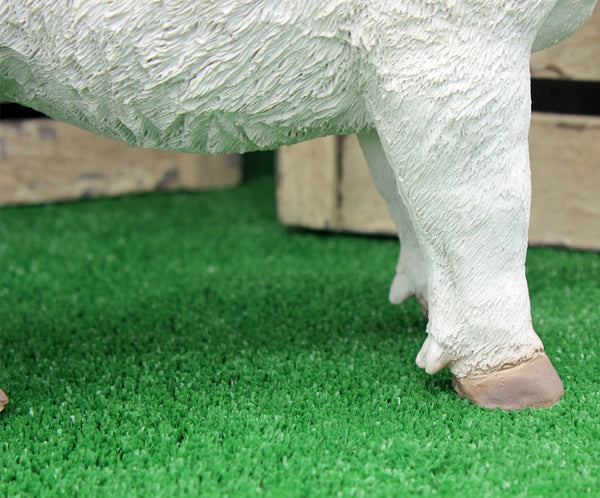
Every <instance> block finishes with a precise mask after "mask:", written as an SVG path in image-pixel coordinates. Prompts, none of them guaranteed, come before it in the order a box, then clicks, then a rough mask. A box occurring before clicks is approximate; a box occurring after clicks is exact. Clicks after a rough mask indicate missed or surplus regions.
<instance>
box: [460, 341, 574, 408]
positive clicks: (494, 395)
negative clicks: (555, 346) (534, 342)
mask: <svg viewBox="0 0 600 498" xmlns="http://www.w3.org/2000/svg"><path fill="white" fill-rule="evenodd" d="M452 387H454V390H455V391H456V392H457V393H458V395H459V396H460V397H461V398H463V399H465V398H467V399H470V400H471V401H472V402H473V403H476V404H478V405H479V406H482V407H484V408H490V409H493V408H500V409H502V410H508V411H510V410H522V409H524V408H548V407H550V406H553V405H555V404H556V403H558V402H559V400H560V398H562V396H563V394H564V389H563V384H562V382H561V380H560V377H559V376H558V374H557V373H556V370H555V369H554V367H553V366H552V363H551V362H550V359H549V358H548V356H547V355H546V353H544V352H541V353H538V354H537V355H536V356H534V357H533V358H531V359H529V360H527V361H525V362H523V363H520V364H519V365H516V366H510V367H507V368H504V369H501V370H497V371H495V372H491V373H486V374H481V375H472V376H467V377H462V378H458V377H456V376H454V377H453V378H452Z"/></svg>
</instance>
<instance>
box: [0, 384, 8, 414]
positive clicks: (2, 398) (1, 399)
mask: <svg viewBox="0 0 600 498" xmlns="http://www.w3.org/2000/svg"><path fill="white" fill-rule="evenodd" d="M7 403H8V396H6V394H4V391H3V390H2V389H0V412H1V411H2V410H4V405H6V404H7Z"/></svg>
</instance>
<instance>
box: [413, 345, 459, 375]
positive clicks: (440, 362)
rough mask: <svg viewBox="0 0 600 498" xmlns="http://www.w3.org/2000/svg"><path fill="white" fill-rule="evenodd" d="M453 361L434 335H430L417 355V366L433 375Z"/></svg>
mask: <svg viewBox="0 0 600 498" xmlns="http://www.w3.org/2000/svg"><path fill="white" fill-rule="evenodd" d="M451 361H452V358H451V357H450V355H448V354H447V353H446V352H445V351H444V350H443V349H442V347H441V346H440V345H439V344H438V342H437V341H436V340H435V339H434V338H433V337H431V336H430V335H428V336H427V339H425V342H424V343H423V347H422V348H421V351H419V354H418V355H417V366H418V367H419V368H422V369H423V370H425V371H426V372H427V373H428V374H430V375H433V374H435V373H437V372H439V371H440V370H443V369H444V368H446V367H447V366H448V365H449V364H450V362H451Z"/></svg>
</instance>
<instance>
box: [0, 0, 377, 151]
mask: <svg viewBox="0 0 600 498" xmlns="http://www.w3.org/2000/svg"><path fill="white" fill-rule="evenodd" d="M34 3H35V2H34ZM37 3H38V4H44V5H38V6H34V7H30V8H29V9H23V8H22V7H21V6H19V5H18V2H16V1H10V2H8V3H7V4H5V5H4V8H3V9H1V10H2V12H0V17H1V18H3V19H4V21H3V29H2V31H1V34H0V88H2V96H1V97H2V98H3V99H5V100H9V101H16V102H20V103H22V104H24V105H27V106H30V107H33V108H34V109H38V110H40V111H42V112H44V113H46V114H48V115H50V116H52V117H55V118H57V119H61V120H63V121H67V122H69V123H72V124H74V125H76V126H79V127H81V128H84V129H87V130H89V131H92V132H94V133H97V134H100V135H104V136H107V137H110V138H113V139H116V140H119V141H123V142H126V143H129V144H130V145H140V146H144V147H149V148H155V149H165V150H178V151H185V152H198V153H210V154H219V153H224V152H244V151H249V150H257V149H269V148H275V147H277V146H280V145H284V144H291V143H296V142H299V141H302V140H305V139H310V138H315V137H318V136H326V135H331V134H335V133H349V132H355V131H358V130H361V129H365V128H366V127H367V125H366V122H365V112H364V109H362V108H361V106H362V104H361V103H362V99H360V98H359V97H358V95H360V94H361V89H360V87H361V83H360V80H359V78H358V77H357V76H358V74H357V70H356V67H355V66H356V65H357V62H356V61H357V60H358V58H357V56H356V55H355V52H356V50H355V49H354V48H352V47H351V46H350V45H349V44H348V43H347V38H348V36H347V34H346V35H345V34H344V33H347V31H346V32H345V31H344V30H343V29H342V28H341V26H343V19H344V18H345V17H346V16H345V15H344V14H343V12H340V11H339V10H338V9H337V7H336V2H330V5H329V10H328V12H327V13H323V12H322V11H321V10H318V9H317V8H315V7H313V8H314V9H315V11H314V12H311V11H310V9H311V6H310V5H308V4H310V2H306V3H302V4H300V3H298V2H295V1H290V2H288V5H287V6H285V7H284V8H282V6H281V5H280V4H277V5H275V3H271V2H269V3H268V4H267V3H266V2H265V3H264V4H263V3H260V2H258V3H257V2H252V3H244V2H231V1H230V2H211V1H204V2H203V1H201V2H189V3H187V4H186V3H176V4H175V3H174V4H172V5H171V6H169V5H167V6H164V4H163V3H162V2H160V3H159V2H154V3H150V2H128V1H127V0H118V1H114V2H83V3H81V4H79V5H77V6H75V7H73V6H72V5H70V6H69V7H67V5H66V2H65V1H58V2H57V1H50V0H45V1H38V2H37ZM68 3H70V4H71V2H68ZM339 3H340V5H342V2H339ZM340 8H342V7H340ZM65 12H67V13H68V14H67V15H66V16H65V15H64V13H65ZM65 17H67V18H65ZM344 37H345V38H344Z"/></svg>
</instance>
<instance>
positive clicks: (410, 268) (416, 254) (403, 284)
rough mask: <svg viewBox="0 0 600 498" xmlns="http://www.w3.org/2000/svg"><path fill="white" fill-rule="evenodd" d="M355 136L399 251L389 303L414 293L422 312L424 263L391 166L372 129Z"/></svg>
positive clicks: (424, 303) (425, 301)
mask: <svg viewBox="0 0 600 498" xmlns="http://www.w3.org/2000/svg"><path fill="white" fill-rule="evenodd" d="M358 140H359V143H360V146H361V148H362V150H363V153H364V155H365V158H366V160H367V163H368V165H369V169H370V171H371V177H372V178H373V182H374V183H375V186H376V187H377V190H378V191H379V193H380V194H381V196H382V197H383V198H384V200H385V201H386V204H387V207H388V210H389V212H390V215H391V217H392V220H393V221H394V224H395V225H396V229H397V230H398V237H399V239H400V255H399V257H398V264H397V265H396V274H395V275H394V279H393V281H392V285H391V287H390V292H389V300H390V302H391V303H392V304H401V303H403V302H404V301H406V300H407V299H409V298H410V297H412V296H414V297H415V298H416V299H417V301H418V302H419V304H420V305H421V309H422V310H423V313H424V314H425V315H427V314H428V308H429V305H428V299H427V267H426V265H425V262H424V261H423V255H422V253H421V248H420V247H419V243H418V241H417V237H416V234H415V231H414V228H413V226H412V222H411V220H410V218H409V216H408V212H407V210H406V207H405V206H404V204H403V202H402V199H401V198H400V196H399V195H398V190H397V187H396V180H395V178H394V174H393V170H392V168H391V166H390V164H389V162H388V160H387V158H386V156H385V153H384V151H383V148H382V147H381V142H380V141H379V137H378V135H377V132H376V131H372V132H370V133H364V134H359V135H358Z"/></svg>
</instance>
